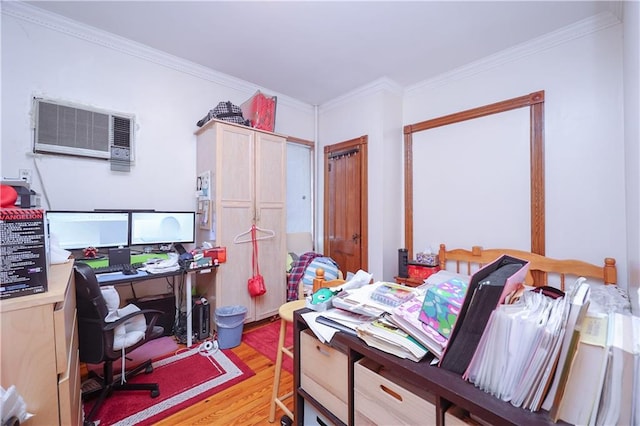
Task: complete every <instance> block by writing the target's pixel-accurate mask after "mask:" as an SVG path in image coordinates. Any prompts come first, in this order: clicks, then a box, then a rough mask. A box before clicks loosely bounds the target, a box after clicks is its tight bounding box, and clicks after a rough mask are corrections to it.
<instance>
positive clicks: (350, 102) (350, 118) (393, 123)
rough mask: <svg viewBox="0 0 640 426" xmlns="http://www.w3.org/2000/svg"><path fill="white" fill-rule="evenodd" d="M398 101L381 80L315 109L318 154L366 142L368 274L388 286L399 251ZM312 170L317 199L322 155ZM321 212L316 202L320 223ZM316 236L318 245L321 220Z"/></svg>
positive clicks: (393, 89) (392, 86)
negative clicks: (340, 145) (329, 147)
mask: <svg viewBox="0 0 640 426" xmlns="http://www.w3.org/2000/svg"><path fill="white" fill-rule="evenodd" d="M401 101H402V97H401V93H400V90H399V89H398V87H397V86H396V85H395V84H394V83H393V82H391V81H389V80H386V79H382V80H380V81H377V82H374V83H372V84H371V85H370V86H368V87H365V88H362V89H361V90H358V91H357V92H354V93H350V94H348V95H345V97H343V98H341V99H338V100H336V101H334V102H331V103H329V104H326V105H323V106H322V107H321V108H320V117H321V118H320V123H319V127H320V131H319V141H318V142H319V146H318V152H319V153H322V152H324V151H323V147H324V146H327V145H332V144H336V143H340V142H344V141H346V140H350V139H354V138H357V137H360V136H363V135H367V136H368V209H369V217H368V221H369V222H368V233H369V235H368V236H369V245H368V250H369V256H368V265H369V267H368V268H367V269H368V272H370V273H372V274H373V276H374V279H376V280H387V281H392V280H393V277H394V276H395V275H397V273H398V249H399V248H401V247H402V246H401V244H402V240H401V239H402V216H401V212H402V209H401V205H402V191H401V188H402V173H403V172H402V121H401V118H402V117H401V113H402V102H401ZM317 170H318V194H323V191H324V173H323V170H324V157H323V155H319V159H318V165H317ZM320 198H321V195H320ZM323 211H324V205H323V203H322V199H320V200H319V202H318V205H317V210H316V212H317V217H319V218H322V217H323ZM316 235H317V236H318V238H319V239H320V238H321V237H322V236H323V235H324V230H323V223H322V221H321V220H319V223H318V231H317V233H316ZM322 243H324V242H322ZM323 248H324V246H322V247H321V248H320V250H323ZM350 272H355V271H350Z"/></svg>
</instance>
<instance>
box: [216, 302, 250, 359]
mask: <svg viewBox="0 0 640 426" xmlns="http://www.w3.org/2000/svg"><path fill="white" fill-rule="evenodd" d="M246 315H247V308H245V307H244V306H242V305H233V306H221V307H219V308H216V310H215V313H214V317H215V321H216V328H217V330H218V347H219V348H220V349H229V348H235V347H236V346H238V345H239V344H240V342H241V341H242V329H243V327H244V318H245V316H246Z"/></svg>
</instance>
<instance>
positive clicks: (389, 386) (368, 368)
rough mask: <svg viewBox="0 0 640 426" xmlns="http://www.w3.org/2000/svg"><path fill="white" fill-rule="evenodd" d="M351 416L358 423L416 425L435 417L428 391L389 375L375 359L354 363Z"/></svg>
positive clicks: (425, 422)
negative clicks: (352, 408) (352, 413)
mask: <svg viewBox="0 0 640 426" xmlns="http://www.w3.org/2000/svg"><path fill="white" fill-rule="evenodd" d="M353 374H354V378H353V381H354V416H355V424H357V425H418V424H429V423H431V422H432V421H433V419H435V418H436V407H435V404H434V402H435V398H434V396H433V395H432V394H430V393H429V392H427V391H425V390H423V389H420V388H418V387H417V386H414V385H413V384H411V383H408V382H406V381H404V380H402V379H400V378H398V377H395V376H393V375H391V374H389V373H388V372H387V371H386V370H385V369H384V368H382V367H380V365H378V364H377V363H375V362H374V361H371V360H369V359H366V358H363V359H361V360H360V361H358V362H356V363H355V364H354V373H353Z"/></svg>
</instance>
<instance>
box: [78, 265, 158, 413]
mask: <svg viewBox="0 0 640 426" xmlns="http://www.w3.org/2000/svg"><path fill="white" fill-rule="evenodd" d="M75 281H76V303H77V312H78V335H79V337H78V343H79V346H80V361H81V362H86V363H90V364H99V363H104V370H103V376H102V377H99V376H98V377H97V379H98V380H99V382H100V386H99V387H98V388H96V389H91V390H88V391H86V392H83V393H82V399H83V400H88V399H91V398H94V397H95V396H98V400H97V401H96V403H95V405H94V406H93V408H92V409H91V412H90V413H89V415H88V416H86V417H85V425H93V417H94V415H95V414H96V413H97V411H98V410H99V408H100V406H101V405H102V403H103V402H104V400H105V398H107V397H108V396H109V395H111V393H112V392H113V391H117V390H148V391H150V392H151V397H152V398H156V397H157V396H159V395H160V389H159V387H158V384H157V383H129V382H128V381H125V382H124V383H121V377H117V378H114V374H113V362H114V361H117V360H119V359H121V358H122V355H123V350H122V349H121V348H117V349H115V348H114V334H115V328H116V327H117V326H119V325H121V324H124V323H125V322H126V321H127V320H129V319H131V318H134V317H137V316H139V315H145V316H146V330H145V332H144V338H143V339H142V340H140V341H138V342H137V343H134V344H132V345H130V346H128V347H125V349H124V353H125V354H127V353H129V352H131V351H132V350H134V349H136V348H137V347H139V346H142V345H144V344H145V343H146V342H148V341H150V340H153V339H155V338H157V337H161V336H162V335H163V333H164V329H163V328H162V327H160V326H156V325H155V324H156V321H157V320H158V317H159V316H160V315H161V314H162V313H163V312H162V311H158V310H155V309H143V310H139V311H136V312H134V313H131V314H129V315H125V316H123V317H122V318H118V319H117V320H115V321H113V322H107V321H105V318H106V317H107V315H108V314H109V309H108V308H107V303H106V301H105V299H104V297H103V295H102V291H101V290H100V284H98V280H97V279H96V276H95V273H94V272H93V270H92V269H91V267H90V266H89V265H87V264H85V263H76V265H75ZM142 370H144V371H145V373H147V374H148V373H151V372H152V371H153V366H152V365H151V360H147V361H146V362H144V363H142V364H140V365H139V366H137V367H135V368H134V369H132V370H130V371H126V372H123V373H124V374H125V380H128V379H129V378H130V377H132V376H134V375H135V374H137V373H139V372H141V371H142ZM96 376H97V375H96Z"/></svg>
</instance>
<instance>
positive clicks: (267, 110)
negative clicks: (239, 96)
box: [240, 90, 277, 132]
mask: <svg viewBox="0 0 640 426" xmlns="http://www.w3.org/2000/svg"><path fill="white" fill-rule="evenodd" d="M276 101H277V98H276V97H275V96H265V95H264V93H262V92H260V91H259V90H258V91H257V92H256V93H255V95H253V96H252V97H250V98H249V99H247V100H246V101H245V102H243V103H242V105H240V109H242V116H243V117H244V118H245V119H246V120H249V121H250V123H251V127H253V128H255V129H260V130H266V131H268V132H273V129H274V128H275V126H276Z"/></svg>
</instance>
